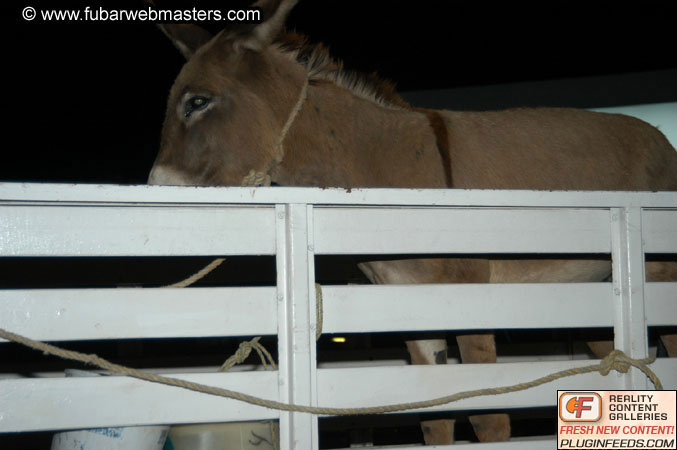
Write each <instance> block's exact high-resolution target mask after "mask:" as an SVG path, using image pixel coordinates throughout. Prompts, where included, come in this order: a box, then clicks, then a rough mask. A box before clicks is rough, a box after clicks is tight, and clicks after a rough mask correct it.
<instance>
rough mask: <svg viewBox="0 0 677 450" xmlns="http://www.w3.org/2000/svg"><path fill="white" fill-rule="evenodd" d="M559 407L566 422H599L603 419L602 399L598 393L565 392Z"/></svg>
mask: <svg viewBox="0 0 677 450" xmlns="http://www.w3.org/2000/svg"><path fill="white" fill-rule="evenodd" d="M558 406H559V417H560V419H562V421H564V422H597V421H598V420H599V419H600V418H601V417H602V397H600V396H599V394H597V393H596V392H565V393H563V394H562V395H560V396H559V405H558Z"/></svg>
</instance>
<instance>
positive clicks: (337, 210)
mask: <svg viewBox="0 0 677 450" xmlns="http://www.w3.org/2000/svg"><path fill="white" fill-rule="evenodd" d="M180 203H187V205H183V206H182V205H180ZM335 205H338V206H335ZM454 251H472V252H477V253H505V252H523V253H529V252H533V253H542V252H563V253H576V252H584V253H595V252H602V253H611V254H612V256H613V270H614V277H615V281H614V282H613V283H581V284H575V285H564V284H542V285H528V284H514V285H498V284H497V285H473V286H470V285H456V286H452V285H435V286H430V285H429V286H406V287H405V286H336V287H332V286H326V287H324V288H323V293H324V332H325V333H334V332H351V333H359V332H373V331H412V330H430V329H470V328H472V329H482V328H486V329H489V328H548V327H552V328H568V327H572V328H576V327H614V331H615V334H616V346H617V347H618V348H620V349H622V350H624V351H625V352H627V353H629V354H630V355H632V356H634V357H642V356H644V355H646V354H647V351H648V349H647V338H646V327H647V325H672V326H674V325H677V307H676V306H675V303H674V299H675V298H676V297H677V283H645V281H644V275H643V270H644V269H643V260H644V253H645V252H662V253H677V194H675V193H619V192H591V193H581V192H568V193H562V192H528V191H512V192H501V191H456V190H451V191H446V190H392V189H374V190H353V191H351V192H346V191H345V190H341V189H326V190H323V189H303V188H260V189H249V188H185V187H184V188H182V187H158V186H150V187H149V186H83V185H74V186H68V185H44V184H37V185H31V184H12V183H5V184H0V257H2V256H29V255H34V256H69V255H78V256H84V255H88V256H111V255H127V256H141V255H219V256H221V255H230V254H241V255H256V254H275V255H276V257H277V271H278V279H277V287H273V288H188V289H184V290H182V289H93V290H74V289H63V290H53V289H52V290H45V291H38V290H11V291H9V290H5V291H0V327H2V328H5V329H8V330H9V331H14V332H18V333H20V334H25V335H27V336H28V337H33V338H36V339H41V340H50V341H59V340H81V339H96V340H99V339H101V340H102V339H121V338H131V337H145V338H149V337H199V336H219V335H233V336H246V335H259V334H277V335H278V354H279V363H280V364H279V366H280V367H279V370H277V371H267V372H261V371H259V372H235V373H226V374H216V373H203V374H194V373H191V374H186V373H184V374H180V373H179V374H178V375H176V376H178V377H185V378H188V379H192V380H196V381H199V382H202V383H205V384H211V385H215V386H222V387H227V388H229V389H233V390H241V391H244V392H247V393H251V394H255V395H259V396H261V397H264V398H269V399H273V400H281V401H285V402H296V403H299V404H307V405H323V406H372V405H376V404H381V403H383V404H390V403H396V402H399V401H410V400H423V399H429V398H434V397H438V396H442V395H447V394H450V393H454V392H457V391H460V390H468V389H475V388H482V387H491V386H499V385H504V384H511V383H514V382H521V381H527V380H530V379H533V378H537V377H540V376H543V375H546V374H548V373H551V372H553V371H555V370H561V369H563V368H566V367H573V366H577V365H584V364H588V363H590V362H589V361H541V362H524V363H505V364H500V365H489V366H486V365H449V366H426V367H424V366H385V367H369V368H364V367H360V368H320V369H318V368H317V362H316V359H317V358H316V347H315V327H316V323H315V322H316V321H315V308H316V305H315V290H314V282H315V274H314V257H315V255H316V254H358V253H363V254H364V253H374V254H393V253H406V252H410V253H445V252H454ZM187 294H189V295H190V302H189V303H186V301H185V295H187ZM423 301H425V302H426V303H425V308H422V307H421V302H423ZM254 313H255V314H254ZM653 368H654V369H655V370H656V372H657V373H658V375H659V376H660V377H661V378H662V381H663V382H664V384H665V385H666V386H667V387H671V388H673V389H674V388H675V386H677V361H676V360H675V359H674V358H673V359H668V358H661V359H660V360H659V361H657V363H656V364H655V365H654V366H653ZM177 372H180V371H177ZM558 386H559V387H566V388H575V389H602V388H643V387H646V381H645V379H644V378H643V376H640V375H637V374H636V373H635V371H633V372H632V373H630V374H627V375H619V374H610V375H609V376H608V377H606V378H604V377H601V376H600V375H597V374H589V375H585V376H579V377H577V378H571V379H566V380H562V381H560V382H558V383H557V384H553V385H547V386H542V387H540V388H537V389H534V390H529V391H524V392H520V393H516V394H510V395H507V396H496V397H490V398H476V399H471V400H466V401H464V402H463V403H462V404H452V405H449V406H448V407H439V408H436V409H437V410H443V409H445V408H446V409H450V410H455V409H469V410H473V409H483V408H524V407H531V406H548V405H554V404H555V401H556V399H555V390H556V388H557V387H558ZM104 404H105V405H107V406H106V407H105V408H101V405H104ZM65 409H67V410H68V414H64V413H63V411H64V410H65ZM35 411H40V414H35ZM264 419H279V420H280V433H281V448H282V449H285V450H289V449H317V448H318V421H317V418H316V417H312V416H309V415H306V414H298V413H279V412H277V411H272V410H268V409H264V408H260V407H254V406H250V405H246V404H242V403H239V402H235V401H231V400H225V399H222V398H214V397H210V396H207V395H204V394H196V393H192V392H188V391H183V390H180V389H176V388H170V387H165V386H160V385H156V384H150V383H145V382H142V381H137V380H132V379H128V378H124V377H117V376H110V377H99V378H88V379H72V378H71V379H66V378H24V379H4V380H0V432H8V431H30V430H59V429H71V428H89V427H102V426H125V425H151V424H159V423H201V422H219V421H234V420H264ZM525 445H526V444H524V443H519V445H516V443H512V444H501V445H487V446H485V448H517V447H518V446H519V447H520V448H542V447H543V446H546V447H551V446H552V442H551V441H538V442H537V443H536V444H534V443H533V442H532V443H529V444H528V445H530V446H532V447H528V446H525ZM539 445H540V446H541V447H539ZM407 448H408V447H407ZM455 448H456V447H455Z"/></svg>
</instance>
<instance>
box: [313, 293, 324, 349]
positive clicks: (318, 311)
mask: <svg viewBox="0 0 677 450" xmlns="http://www.w3.org/2000/svg"><path fill="white" fill-rule="evenodd" d="M315 319H316V322H317V326H316V328H315V340H316V341H319V340H320V336H322V325H323V322H324V303H323V302H322V286H320V283H315Z"/></svg>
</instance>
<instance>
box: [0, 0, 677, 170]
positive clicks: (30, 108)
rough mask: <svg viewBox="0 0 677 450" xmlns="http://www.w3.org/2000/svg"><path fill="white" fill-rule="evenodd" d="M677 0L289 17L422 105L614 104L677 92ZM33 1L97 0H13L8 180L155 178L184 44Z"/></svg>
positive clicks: (303, 7)
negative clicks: (77, 18)
mask: <svg viewBox="0 0 677 450" xmlns="http://www.w3.org/2000/svg"><path fill="white" fill-rule="evenodd" d="M156 3H158V4H159V6H160V7H162V6H163V5H164V4H163V2H161V1H158V2H156ZM242 3H243V2H228V1H222V2H213V1H212V2H197V1H193V2H183V3H181V6H182V8H186V7H193V6H196V7H198V8H207V7H213V6H216V7H219V8H221V9H226V8H228V7H231V6H236V5H241V4H242ZM672 3H673V5H670V4H669V3H668V2H665V3H650V2H641V3H640V2H631V3H628V4H623V5H618V4H613V3H611V2H608V3H603V4H596V5H595V6H590V5H588V4H583V3H571V2H559V3H551V2H547V5H546V3H545V2H540V3H539V4H537V3H527V4H525V3H513V2H511V3H505V2H503V3H501V5H502V6H496V3H494V2H491V3H490V2H484V1H482V2H452V1H445V2H439V1H438V2H435V1H406V2H405V1H402V2H398V1H355V0H303V1H301V2H300V4H299V5H298V6H297V7H296V9H295V10H294V12H293V13H292V15H291V17H290V20H289V21H288V26H289V27H290V28H295V29H296V30H297V31H300V32H302V33H305V34H307V35H309V36H310V38H311V40H312V41H314V42H324V43H326V44H328V45H329V46H330V48H331V49H332V53H333V54H334V55H335V56H336V57H339V58H342V59H343V60H344V61H345V63H346V66H347V67H348V68H351V69H356V70H360V71H365V72H371V71H377V72H378V73H379V74H381V75H382V76H384V77H387V78H390V79H391V80H393V81H395V82H396V83H397V85H398V87H399V89H400V91H402V92H404V93H405V98H408V99H410V101H412V102H413V103H416V102H419V103H421V106H444V107H446V108H450V109H451V108H456V109H488V108H500V107H506V106H517V105H558V106H578V107H602V106H613V105H625V104H637V103H653V102H662V101H676V100H677V51H676V50H675V48H676V45H675V44H677V38H676V37H675V36H676V35H675V27H676V24H677V14H676V12H675V11H676V9H677V8H676V7H675V6H674V2H672ZM88 4H89V5H90V6H94V7H96V6H98V5H100V4H101V5H103V6H105V7H108V8H112V7H116V8H138V7H142V6H143V2H142V1H141V0H139V1H138V2H104V3H101V2H96V1H92V2H91V3H88ZM25 6H33V7H35V8H36V9H40V8H41V7H42V8H49V9H55V8H77V7H81V6H83V5H81V4H78V3H77V2H69V1H44V0H43V1H40V0H25V1H22V2H15V1H13V2H3V6H2V8H3V21H4V24H5V26H4V27H2V29H3V34H4V36H3V38H2V39H3V43H4V45H3V47H4V55H3V56H4V64H3V67H4V85H5V92H4V102H3V107H4V114H3V130H4V136H5V144H4V146H3V150H2V152H3V155H2V163H0V180H16V181H18V180H22V181H60V182H64V181H67V182H105V183H143V182H145V179H146V176H147V173H148V171H149V169H150V167H151V165H152V161H153V159H154V156H155V153H156V152H157V150H158V146H159V135H160V129H161V126H162V120H163V116H164V109H165V102H166V97H167V94H168V91H169V88H170V86H171V84H172V81H173V79H174V77H175V76H176V74H177V73H178V71H179V69H180V67H181V65H182V63H183V60H182V57H181V56H180V54H179V53H178V52H177V51H176V50H175V49H174V47H173V46H172V45H171V44H170V43H169V41H168V40H167V39H166V38H165V37H164V36H163V35H162V34H161V33H160V32H159V31H158V30H157V29H156V28H155V27H154V26H153V25H152V24H149V23H101V22H98V23H83V22H78V23H66V22H60V23H56V22H51V23H47V22H43V21H41V20H35V21H32V22H26V21H24V20H23V19H22V18H21V10H22V9H23V8H24V7H25ZM216 25H218V24H213V23H212V24H207V27H210V28H211V29H212V31H217V30H218V28H217V27H216ZM563 79H566V81H558V80H563ZM533 82H535V83H533ZM503 85H507V87H505V86H503ZM411 91H416V92H419V91H425V92H423V94H421V95H413V96H412V95H411V94H407V93H410V92H411Z"/></svg>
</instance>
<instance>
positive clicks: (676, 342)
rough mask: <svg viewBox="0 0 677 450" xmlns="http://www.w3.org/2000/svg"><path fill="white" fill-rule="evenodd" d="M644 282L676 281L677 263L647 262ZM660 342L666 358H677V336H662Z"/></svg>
mask: <svg viewBox="0 0 677 450" xmlns="http://www.w3.org/2000/svg"><path fill="white" fill-rule="evenodd" d="M645 273H646V281H677V261H647V262H646V269H645ZM661 341H662V342H663V345H665V349H666V350H667V352H668V356H669V357H671V358H675V357H677V334H664V335H662V336H661Z"/></svg>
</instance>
